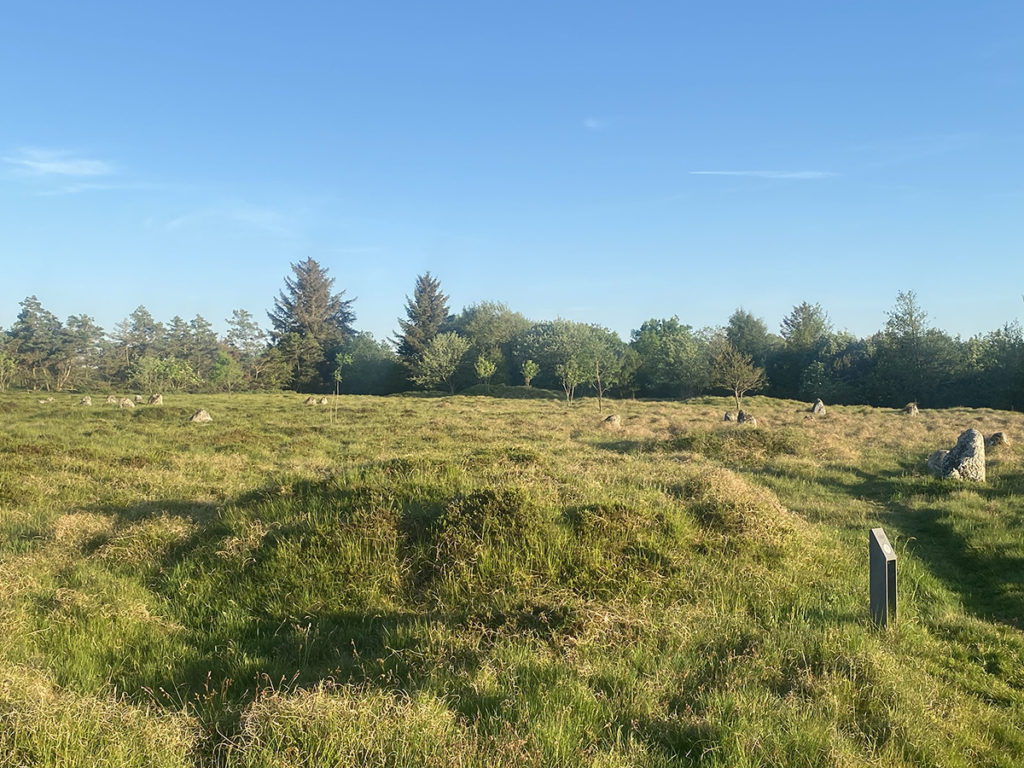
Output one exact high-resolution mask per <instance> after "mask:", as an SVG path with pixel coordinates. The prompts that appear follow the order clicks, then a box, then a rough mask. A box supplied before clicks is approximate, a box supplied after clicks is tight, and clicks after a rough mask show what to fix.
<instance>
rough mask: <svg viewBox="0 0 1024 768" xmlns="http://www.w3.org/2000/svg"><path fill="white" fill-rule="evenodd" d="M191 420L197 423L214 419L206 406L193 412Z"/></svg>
mask: <svg viewBox="0 0 1024 768" xmlns="http://www.w3.org/2000/svg"><path fill="white" fill-rule="evenodd" d="M189 421H194V422H195V423H196V424H205V423H207V422H209V421H213V417H212V416H211V415H210V413H209V411H207V410H206V409H205V408H200V409H199V410H198V411H196V412H195V413H194V414H192V418H191V419H189Z"/></svg>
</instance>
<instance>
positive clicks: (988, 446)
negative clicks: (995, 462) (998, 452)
mask: <svg viewBox="0 0 1024 768" xmlns="http://www.w3.org/2000/svg"><path fill="white" fill-rule="evenodd" d="M1009 444H1010V438H1008V437H1007V436H1006V435H1005V434H1004V433H1003V432H993V433H992V434H991V435H989V436H988V437H986V438H985V450H989V451H990V450H992V449H993V448H995V447H996V446H999V445H1009Z"/></svg>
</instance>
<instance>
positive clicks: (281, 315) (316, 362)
mask: <svg viewBox="0 0 1024 768" xmlns="http://www.w3.org/2000/svg"><path fill="white" fill-rule="evenodd" d="M291 266H292V272H294V273H295V277H294V278H291V277H285V279H284V284H285V290H282V291H281V292H280V293H279V294H278V297H277V298H276V299H274V309H273V311H272V312H268V313H267V316H268V317H269V318H270V322H271V323H272V325H273V329H272V331H271V337H272V338H273V340H274V343H275V345H276V346H277V347H279V348H280V349H281V350H282V352H283V353H284V354H285V356H286V357H287V358H288V359H289V360H290V361H291V363H292V386H293V387H295V388H296V389H299V390H311V389H312V390H318V389H326V388H328V386H329V385H328V383H327V382H328V379H329V378H330V372H329V370H328V369H329V368H330V365H329V360H330V359H331V357H332V356H333V353H334V352H336V351H337V350H338V349H339V348H340V347H341V345H342V344H343V343H344V342H345V340H346V339H348V338H349V337H350V336H352V334H353V333H354V331H353V329H352V323H353V322H354V321H355V314H354V313H353V312H352V302H353V301H354V299H348V300H346V299H344V298H343V296H344V295H345V292H344V291H341V292H340V293H332V292H331V288H332V287H333V285H334V278H333V277H328V276H327V269H326V268H324V267H321V266H320V264H319V263H317V262H316V261H315V260H314V259H312V258H308V259H306V260H305V261H302V262H299V263H298V264H292V265H291Z"/></svg>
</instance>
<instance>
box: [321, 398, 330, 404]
mask: <svg viewBox="0 0 1024 768" xmlns="http://www.w3.org/2000/svg"><path fill="white" fill-rule="evenodd" d="M329 402H330V400H328V399H327V397H326V396H325V397H321V398H320V405H327V404H328V403H329Z"/></svg>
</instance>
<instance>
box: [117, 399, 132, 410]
mask: <svg viewBox="0 0 1024 768" xmlns="http://www.w3.org/2000/svg"><path fill="white" fill-rule="evenodd" d="M117 407H118V408H134V407H135V403H133V402H132V401H131V400H130V399H129V398H127V397H122V398H121V399H120V400H118V401H117Z"/></svg>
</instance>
